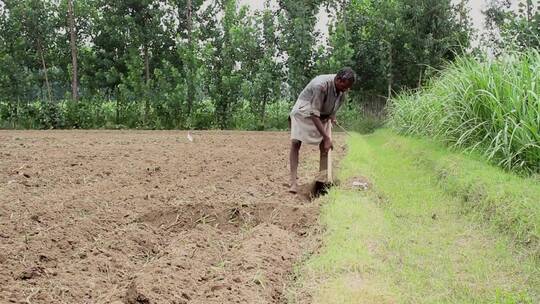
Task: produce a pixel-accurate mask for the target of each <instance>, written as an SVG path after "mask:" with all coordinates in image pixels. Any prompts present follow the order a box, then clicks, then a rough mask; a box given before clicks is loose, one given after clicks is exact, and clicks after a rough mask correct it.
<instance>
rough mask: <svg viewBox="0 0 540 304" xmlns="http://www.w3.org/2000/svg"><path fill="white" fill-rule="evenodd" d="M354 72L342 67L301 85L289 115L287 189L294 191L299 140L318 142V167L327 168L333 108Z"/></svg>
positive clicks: (351, 82)
mask: <svg viewBox="0 0 540 304" xmlns="http://www.w3.org/2000/svg"><path fill="white" fill-rule="evenodd" d="M355 80H356V74H355V73H354V71H353V70H352V69H351V68H348V67H347V68H343V69H341V70H340V71H339V72H338V73H337V74H329V75H320V76H317V77H315V78H314V79H313V80H311V81H310V82H309V84H308V85H307V86H306V87H305V88H304V90H303V91H302V93H300V96H298V99H297V101H296V104H295V105H294V107H293V109H292V111H291V113H290V115H289V123H290V127H291V152H290V162H291V164H290V165H291V180H290V188H289V192H291V193H296V192H297V191H298V184H297V171H298V154H299V152H300V146H301V145H302V143H306V144H310V145H319V149H320V152H321V153H320V161H319V171H324V170H327V164H328V162H327V160H328V151H329V150H330V149H332V148H333V147H332V139H330V136H329V134H328V129H329V128H328V126H329V123H330V122H332V123H336V112H337V111H338V110H339V108H340V107H341V105H342V104H343V102H344V100H345V96H344V95H345V93H346V92H347V91H348V90H349V89H350V88H351V87H352V85H353V84H354V82H355Z"/></svg>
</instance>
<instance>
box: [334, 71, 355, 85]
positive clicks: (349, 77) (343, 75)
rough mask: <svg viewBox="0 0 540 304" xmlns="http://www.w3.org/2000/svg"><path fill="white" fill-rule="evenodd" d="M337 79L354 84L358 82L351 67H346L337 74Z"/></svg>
mask: <svg viewBox="0 0 540 304" xmlns="http://www.w3.org/2000/svg"><path fill="white" fill-rule="evenodd" d="M336 77H337V78H338V79H341V80H346V81H350V82H351V83H354V82H355V81H356V73H355V72H354V70H353V69H351V68H350V67H344V68H342V69H341V70H339V72H337V75H336Z"/></svg>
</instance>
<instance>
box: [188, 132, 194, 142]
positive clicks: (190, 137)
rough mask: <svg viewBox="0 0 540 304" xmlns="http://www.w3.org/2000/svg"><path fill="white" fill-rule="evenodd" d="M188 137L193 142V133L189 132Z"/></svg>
mask: <svg viewBox="0 0 540 304" xmlns="http://www.w3.org/2000/svg"><path fill="white" fill-rule="evenodd" d="M187 139H188V140H189V141H191V142H193V136H191V133H189V132H188V133H187Z"/></svg>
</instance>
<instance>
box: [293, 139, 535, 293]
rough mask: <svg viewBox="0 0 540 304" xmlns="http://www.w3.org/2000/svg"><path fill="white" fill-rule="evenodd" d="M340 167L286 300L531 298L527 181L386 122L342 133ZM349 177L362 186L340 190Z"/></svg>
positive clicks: (531, 186) (531, 189) (531, 195)
mask: <svg viewBox="0 0 540 304" xmlns="http://www.w3.org/2000/svg"><path fill="white" fill-rule="evenodd" d="M340 174H341V180H342V181H343V186H342V187H340V188H338V189H334V190H332V191H331V193H330V194H329V195H328V196H327V197H326V198H325V199H324V202H323V205H322V212H321V221H322V224H323V226H324V227H325V228H326V230H325V233H324V235H323V246H322V248H321V249H320V252H319V253H318V254H316V255H314V256H312V257H310V258H309V259H308V260H307V261H306V262H305V263H304V264H303V265H302V266H300V267H299V270H298V273H299V280H298V282H299V285H300V286H299V288H297V289H293V291H292V292H291V293H290V300H291V302H293V303H294V302H298V303H301V302H302V297H300V296H298V295H299V292H298V290H304V291H307V292H308V293H309V294H311V295H313V299H311V300H310V302H312V303H539V302H540V269H539V266H538V265H539V263H538V261H537V260H536V253H537V251H536V250H537V248H536V247H535V244H534V242H535V240H533V239H532V237H534V235H535V233H537V231H538V230H537V227H534V225H535V224H536V225H538V224H539V223H538V215H539V213H538V208H537V206H535V205H536V204H535V203H536V202H533V201H532V199H535V198H538V197H540V196H539V195H538V194H540V188H539V187H538V183H537V182H536V181H534V180H528V179H523V178H519V177H516V176H513V175H509V174H508V173H505V172H502V170H500V169H497V168H493V167H492V166H489V165H486V164H484V163H483V162H481V161H478V160H474V159H470V158H465V157H463V156H460V155H458V154H456V153H452V152H448V151H446V150H445V149H443V148H440V147H433V146H432V145H431V144H430V143H429V142H427V141H421V140H415V139H410V138H404V137H401V136H398V135H395V134H394V133H392V132H389V131H387V130H383V131H379V132H376V133H375V134H373V135H369V136H358V135H354V136H353V137H351V138H350V139H349V153H348V155H347V157H346V158H345V159H344V160H343V161H342V163H341V170H340ZM358 176H365V177H367V178H368V179H370V181H371V182H372V183H373V187H372V189H371V190H370V191H358V190H353V189H347V188H348V185H349V184H350V182H351V181H352V180H354V178H355V177H358ZM474 185H477V186H474ZM476 190H478V192H475V191H476ZM535 195H536V197H535ZM464 198H467V201H465V199H464ZM499 198H504V200H502V201H498V199H499ZM525 198H528V199H530V200H527V199H525ZM484 213H487V214H489V215H485V214H484ZM505 216H508V218H510V219H511V220H505V219H504V217H505ZM522 217H525V218H522ZM505 227H506V228H505ZM510 228H511V229H510ZM505 229H506V230H505ZM520 231H522V232H520ZM536 236H537V235H536ZM527 238H529V241H528V242H526V241H525V239H527Z"/></svg>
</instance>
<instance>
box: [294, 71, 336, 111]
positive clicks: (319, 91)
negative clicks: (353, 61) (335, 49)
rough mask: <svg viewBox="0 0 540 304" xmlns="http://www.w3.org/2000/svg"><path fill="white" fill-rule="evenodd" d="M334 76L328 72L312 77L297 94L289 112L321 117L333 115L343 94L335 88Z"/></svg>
mask: <svg viewBox="0 0 540 304" xmlns="http://www.w3.org/2000/svg"><path fill="white" fill-rule="evenodd" d="M335 77H336V75H335V74H328V75H320V76H317V77H315V78H313V80H311V81H310V82H309V84H308V85H307V86H306V87H305V88H304V90H303V91H302V93H300V96H298V99H297V100H296V104H295V105H294V107H293V109H292V111H291V114H295V113H298V114H302V115H303V116H313V115H314V116H319V117H322V118H328V116H334V115H335V114H336V112H337V111H338V110H339V108H340V107H341V105H342V101H343V99H344V98H343V97H344V96H343V95H344V94H343V93H342V92H339V93H338V92H337V90H336V85H335V83H334V78H335Z"/></svg>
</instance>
